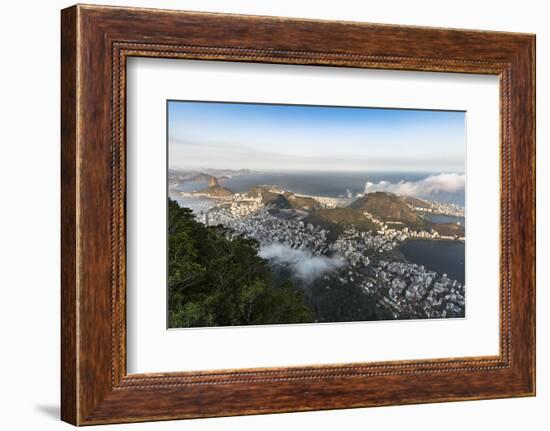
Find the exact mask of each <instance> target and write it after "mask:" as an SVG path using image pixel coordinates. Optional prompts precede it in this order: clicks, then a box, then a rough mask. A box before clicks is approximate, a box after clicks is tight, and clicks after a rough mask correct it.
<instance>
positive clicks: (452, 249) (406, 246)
mask: <svg viewBox="0 0 550 431" xmlns="http://www.w3.org/2000/svg"><path fill="white" fill-rule="evenodd" d="M464 245H465V243H464V241H441V240H425V239H418V240H417V239H414V240H408V241H405V242H404V243H403V244H402V245H401V246H400V247H399V249H400V250H401V252H402V253H403V255H404V256H405V257H406V258H407V260H409V261H410V262H413V263H416V264H418V265H424V266H425V267H426V268H427V269H429V270H431V271H436V272H438V273H440V274H443V273H445V274H447V275H448V277H449V278H451V279H453V280H458V281H460V282H461V283H464V280H465V273H464V264H465V254H464Z"/></svg>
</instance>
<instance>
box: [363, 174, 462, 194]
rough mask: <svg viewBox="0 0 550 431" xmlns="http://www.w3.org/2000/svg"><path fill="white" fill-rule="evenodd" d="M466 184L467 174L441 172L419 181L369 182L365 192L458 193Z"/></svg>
mask: <svg viewBox="0 0 550 431" xmlns="http://www.w3.org/2000/svg"><path fill="white" fill-rule="evenodd" d="M465 186H466V175H465V174H439V175H432V176H429V177H427V178H424V179H423V180H419V181H399V182H398V183H390V182H388V181H380V182H379V183H371V182H367V183H366V184H365V193H372V192H391V193H395V194H396V195H404V196H417V197H423V196H433V195H437V194H438V193H456V192H459V191H462V190H464V188H465Z"/></svg>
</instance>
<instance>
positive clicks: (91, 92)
mask: <svg viewBox="0 0 550 431" xmlns="http://www.w3.org/2000/svg"><path fill="white" fill-rule="evenodd" d="M61 47H62V61H61V71H62V93H61V106H62V112H61V117H62V118H61V119H62V133H61V139H62V151H61V152H62V154H61V169H62V180H61V190H62V219H61V221H62V241H61V250H62V251H61V253H62V286H61V288H62V295H61V307H62V325H61V335H62V337H61V338H62V346H61V350H62V364H61V365H62V372H61V376H62V377H61V387H62V391H61V416H62V419H63V420H65V421H67V422H70V423H72V424H75V425H88V424H90V425H91V424H100V423H113V422H137V421H147V420H162V419H177V418H191V417H209V416H228V415H239V414H256V413H273V412H287V411H307V410H320V409H336V408H351V407H366V406H379V405H391V404H412V403H423V402H441V401H454V400H472V399H482V398H502V397H511V396H529V395H534V393H535V135H534V131H535V126H534V124H535V108H534V100H535V76H534V73H535V37H534V36H533V35H526V34H512V33H499V32H483V31H470V30H448V29H434V28H423V27H403V26H390V25H375V24H362V23H352V22H331V21H313V20H297V19H285V18H275V17H252V16H243V15H219V14H206V13H196V12H177V11H164V10H153V9H132V8H117V7H102V6H80V5H78V6H73V7H71V8H68V9H65V10H63V11H62V31H61ZM129 56H142V57H165V58H182V59H198V60H205V61H208V60H222V61H241V62H261V63H284V64H300V65H313V66H314V65H331V66H342V67H358V68H378V69H400V70H423V71H443V72H462V73H484V74H494V75H498V76H499V77H500V106H501V111H500V116H501V143H500V147H501V199H500V201H501V220H500V226H501V250H500V255H501V264H500V280H501V281H500V300H501V301H500V304H501V305H500V321H501V325H500V353H499V355H498V356H495V357H482V358H480V357H467V358H441V359H432V360H421V361H400V362H379V363H358V364H330V365H326V366H304V367H292V368H284V367H283V368H266V369H239V370H225V371H209V370H205V371H202V372H181V373H156V374H140V375H135V374H134V375H127V373H126V366H125V364H126V349H125V344H126V342H125V336H126V326H125V298H126V285H125V281H126V272H125V271H126V268H125V250H126V249H125V247H126V246H125V193H126V184H125V181H126V175H125V152H126V139H125V127H126V125H125V116H126V113H125V100H126V87H125V85H126V59H127V58H128V57H129ZM495 222H497V221H495Z"/></svg>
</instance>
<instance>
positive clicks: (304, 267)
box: [259, 244, 345, 281]
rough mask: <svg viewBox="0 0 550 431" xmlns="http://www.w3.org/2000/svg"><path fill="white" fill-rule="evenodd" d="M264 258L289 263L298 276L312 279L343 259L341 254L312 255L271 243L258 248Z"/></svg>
mask: <svg viewBox="0 0 550 431" xmlns="http://www.w3.org/2000/svg"><path fill="white" fill-rule="evenodd" d="M259 255H260V256H261V257H263V258H264V259H268V260H274V261H275V262H277V263H282V264H287V265H290V266H291V267H292V269H293V273H294V274H295V275H296V276H298V277H299V278H302V279H305V280H308V281H312V280H313V279H315V278H316V277H318V276H320V275H322V274H325V273H327V272H330V271H334V270H335V269H338V268H339V267H341V266H342V265H344V263H345V261H344V259H343V258H342V257H341V256H334V257H327V256H313V255H312V254H311V253H310V252H308V251H304V250H296V249H293V248H290V247H288V246H286V245H283V244H271V245H267V246H264V247H262V248H261V249H260V252H259Z"/></svg>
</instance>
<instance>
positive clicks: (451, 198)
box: [176, 172, 465, 206]
mask: <svg viewBox="0 0 550 431" xmlns="http://www.w3.org/2000/svg"><path fill="white" fill-rule="evenodd" d="M431 175H434V174H430V173H418V172H365V173H357V172H351V173H350V172H343V173H337V172H336V173H335V172H305V173H301V172H285V173H259V174H246V175H237V176H234V177H232V178H229V179H227V180H223V181H222V184H223V185H224V187H227V188H229V189H231V190H233V191H234V192H238V193H243V192H246V191H247V190H249V189H250V187H252V186H256V185H263V184H269V185H276V186H278V187H280V188H282V189H283V190H288V191H291V192H294V193H299V194H305V195H316V196H327V197H355V196H357V194H358V193H363V192H364V191H365V184H366V183H367V182H371V183H375V184H377V183H379V182H381V181H385V182H388V183H392V184H396V183H399V182H400V181H405V182H411V183H414V182H417V181H421V180H424V179H425V178H428V177H429V176H431ZM206 186H207V184H206V182H200V181H194V182H186V183H183V184H180V185H179V186H178V187H177V188H176V190H181V191H186V192H192V191H196V190H200V189H201V188H204V187H206ZM420 197H424V198H426V199H430V200H434V201H438V202H447V203H455V204H457V205H461V206H464V200H465V196H464V191H463V190H460V191H457V192H453V193H450V192H445V191H441V190H440V191H437V192H436V193H431V194H427V195H424V196H420Z"/></svg>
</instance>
